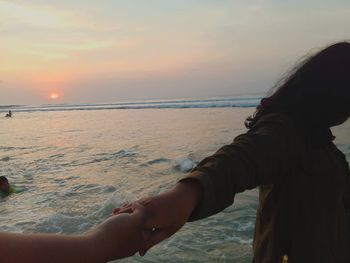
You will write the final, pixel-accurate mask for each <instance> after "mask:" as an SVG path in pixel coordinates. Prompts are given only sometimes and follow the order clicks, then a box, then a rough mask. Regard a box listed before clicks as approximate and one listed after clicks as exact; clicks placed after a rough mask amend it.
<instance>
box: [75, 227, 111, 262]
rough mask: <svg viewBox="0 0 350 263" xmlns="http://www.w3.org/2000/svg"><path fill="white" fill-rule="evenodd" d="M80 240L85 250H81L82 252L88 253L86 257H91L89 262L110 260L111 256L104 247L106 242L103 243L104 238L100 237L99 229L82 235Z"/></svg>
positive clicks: (106, 245)
mask: <svg viewBox="0 0 350 263" xmlns="http://www.w3.org/2000/svg"><path fill="white" fill-rule="evenodd" d="M82 240H83V242H84V244H85V246H84V247H85V251H82V253H85V254H88V255H89V257H88V258H89V259H91V260H90V261H89V262H93V263H102V262H103V263H104V262H107V261H109V260H110V258H111V256H110V255H109V253H108V250H107V249H106V247H108V244H105V243H106V242H105V239H104V238H103V237H101V233H100V232H99V231H96V230H94V231H93V232H90V233H88V234H86V235H84V236H82Z"/></svg>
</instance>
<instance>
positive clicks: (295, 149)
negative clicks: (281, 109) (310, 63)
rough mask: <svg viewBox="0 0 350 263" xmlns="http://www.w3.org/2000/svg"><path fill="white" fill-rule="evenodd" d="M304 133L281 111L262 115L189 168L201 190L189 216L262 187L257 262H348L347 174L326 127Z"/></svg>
mask: <svg viewBox="0 0 350 263" xmlns="http://www.w3.org/2000/svg"><path fill="white" fill-rule="evenodd" d="M312 134H313V135H310V134H307V133H306V132H305V131H304V130H303V128H302V125H300V124H298V123H297V122H295V121H292V120H291V119H290V118H287V117H286V116H283V115H281V114H268V115H266V116H263V117H262V118H260V120H259V121H258V122H257V123H256V124H255V125H254V127H253V128H252V129H251V130H249V131H248V132H247V133H245V134H242V135H240V136H238V137H236V138H235V139H234V141H233V143H232V144H230V145H226V146H224V147H222V148H221V149H220V150H218V151H217V152H216V153H215V154H214V155H213V156H210V157H208V158H205V159H204V160H203V161H202V162H200V163H199V165H198V166H197V167H196V168H195V169H194V170H193V171H192V172H191V173H190V174H189V175H188V176H186V179H184V180H188V179H187V178H192V179H195V180H197V181H198V182H199V183H200V185H201V186H202V189H203V197H202V200H201V202H200V204H199V205H198V207H197V208H196V209H195V211H194V212H193V214H192V215H191V217H190V219H189V221H193V220H197V219H201V218H204V217H208V216H210V215H213V214H215V213H218V212H219V211H222V210H223V209H225V208H226V207H227V206H229V205H231V204H232V203H233V200H234V196H235V194H236V193H239V192H243V191H244V190H246V189H252V188H255V187H257V186H260V188H259V207H258V210H257V216H256V225H255V235H254V243H253V250H254V258H255V262H256V263H276V262H281V260H282V256H283V255H288V258H289V261H288V262H292V263H304V262H307V263H310V262H315V263H334V262H347V263H349V248H350V247H349V229H348V221H347V216H346V211H347V209H348V208H349V203H350V198H349V196H350V195H349V191H350V181H349V180H350V179H349V178H350V173H349V167H348V164H347V162H346V160H345V157H344V155H343V154H342V153H341V152H340V151H339V150H338V149H337V148H336V146H335V145H334V144H333V142H332V140H333V138H334V137H333V135H332V134H331V132H330V130H329V129H324V130H320V131H317V132H314V133H312Z"/></svg>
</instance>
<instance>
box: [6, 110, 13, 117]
mask: <svg viewBox="0 0 350 263" xmlns="http://www.w3.org/2000/svg"><path fill="white" fill-rule="evenodd" d="M5 117H6V118H11V117H12V111H11V110H9V112H8V113H7V114H6V116H5Z"/></svg>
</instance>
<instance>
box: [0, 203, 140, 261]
mask: <svg viewBox="0 0 350 263" xmlns="http://www.w3.org/2000/svg"><path fill="white" fill-rule="evenodd" d="M143 220H144V213H143V210H142V209H141V208H139V207H135V206H134V212H133V213H132V214H121V215H118V216H112V217H110V218H109V219H107V220H106V221H104V222H103V223H102V224H100V225H98V226H97V227H96V228H94V229H93V230H92V231H90V232H89V233H87V234H85V235H79V236H66V235H52V234H13V233H0V262H11V263H17V262H18V263H22V262H29V263H32V262H33V263H44V262H45V263H46V262H51V263H56V262H57V263H58V262H65V263H71V262H72V263H73V262H74V263H77V262H82V263H102V262H107V261H110V260H113V259H118V258H123V257H127V256H131V255H133V254H134V253H136V252H137V251H138V250H139V249H140V246H141V243H142V238H143V237H142V232H141V225H142V223H143Z"/></svg>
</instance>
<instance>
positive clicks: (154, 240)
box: [139, 230, 172, 256]
mask: <svg viewBox="0 0 350 263" xmlns="http://www.w3.org/2000/svg"><path fill="white" fill-rule="evenodd" d="M171 235H172V233H171V232H168V231H167V230H156V231H154V232H153V233H152V235H151V238H150V239H149V241H148V242H145V243H144V244H143V245H142V247H141V249H140V251H139V254H140V256H144V255H145V254H146V253H147V251H148V250H149V249H150V248H152V247H153V246H155V245H157V244H158V243H160V242H161V241H163V240H164V239H167V238H168V237H170V236H171Z"/></svg>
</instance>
